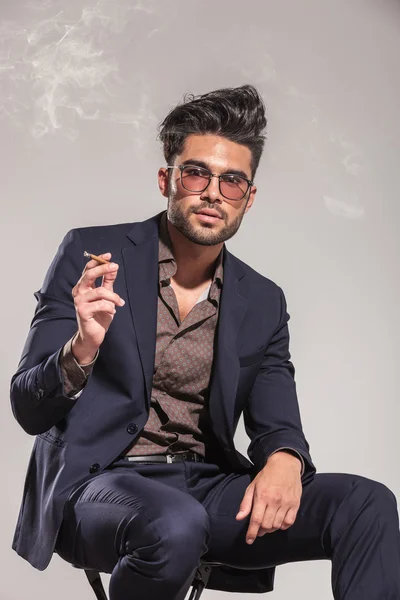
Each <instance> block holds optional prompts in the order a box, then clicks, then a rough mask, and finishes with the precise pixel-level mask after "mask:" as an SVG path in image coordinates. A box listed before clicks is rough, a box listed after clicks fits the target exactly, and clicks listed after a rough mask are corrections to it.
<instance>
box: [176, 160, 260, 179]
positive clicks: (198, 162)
mask: <svg viewBox="0 0 400 600" xmlns="http://www.w3.org/2000/svg"><path fill="white" fill-rule="evenodd" d="M181 164H182V165H194V166H196V167H203V169H207V170H208V171H210V173H211V172H212V169H211V168H210V166H209V165H208V164H207V163H206V162H205V161H204V160H198V159H197V158H188V159H187V160H184V161H183V163H181ZM229 174H231V175H238V176H239V177H244V179H248V180H249V181H251V179H250V177H248V176H247V174H246V173H245V172H244V171H240V170H239V169H227V170H226V171H224V172H223V173H220V175H229Z"/></svg>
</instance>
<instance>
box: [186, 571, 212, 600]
mask: <svg viewBox="0 0 400 600" xmlns="http://www.w3.org/2000/svg"><path fill="white" fill-rule="evenodd" d="M210 575H211V566H210V565H207V564H203V565H200V566H199V567H198V568H197V570H196V573H195V576H194V579H193V583H192V586H193V589H192V591H191V594H190V596H189V600H199V599H200V596H201V594H202V593H203V590H204V589H205V587H206V585H207V583H208V579H209V577H210Z"/></svg>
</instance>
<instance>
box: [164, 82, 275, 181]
mask: <svg viewBox="0 0 400 600" xmlns="http://www.w3.org/2000/svg"><path fill="white" fill-rule="evenodd" d="M266 126H267V119H266V116H265V104H264V102H263V99H262V98H261V96H260V94H259V93H258V92H257V90H256V89H255V88H254V87H253V86H252V85H242V86H241V87H236V88H224V89H220V90H215V91H213V92H208V93H207V94H202V95H200V96H194V95H193V94H185V96H184V98H183V103H182V104H178V105H177V106H176V107H175V108H173V109H172V110H171V111H170V112H169V113H168V115H167V116H166V117H165V119H164V120H163V121H162V122H161V123H160V125H159V126H158V129H159V135H158V139H160V140H161V142H162V144H163V151H164V157H165V160H166V161H167V164H168V165H170V164H172V163H173V161H174V160H175V158H176V156H177V155H178V154H180V153H181V152H182V151H183V147H184V144H185V140H186V138H187V137H188V136H189V135H191V134H213V135H220V136H223V137H225V138H227V139H228V140H231V141H232V142H236V143H237V144H242V145H243V146H247V148H249V150H250V151H251V156H252V160H251V171H252V174H251V176H252V178H253V177H254V175H255V174H256V170H257V167H258V164H259V162H260V158H261V154H262V151H263V148H264V142H265V139H266V135H265V134H263V133H262V131H263V129H264V128H266Z"/></svg>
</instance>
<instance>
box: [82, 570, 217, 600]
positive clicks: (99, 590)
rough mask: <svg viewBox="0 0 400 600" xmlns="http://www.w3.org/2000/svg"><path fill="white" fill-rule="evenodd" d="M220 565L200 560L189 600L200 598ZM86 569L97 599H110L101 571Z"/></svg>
mask: <svg viewBox="0 0 400 600" xmlns="http://www.w3.org/2000/svg"><path fill="white" fill-rule="evenodd" d="M219 565H222V563H219V562H212V561H210V562H208V561H200V565H199V566H198V567H197V569H196V572H195V574H194V577H193V581H192V591H191V593H190V596H189V600H199V598H200V596H201V594H202V593H203V590H204V589H205V587H206V586H207V583H208V580H209V577H210V575H211V570H212V568H213V567H215V566H219ZM73 566H74V567H76V568H78V569H79V568H80V567H77V566H76V565H73ZM84 571H85V574H86V577H87V579H88V581H89V583H90V585H91V587H92V589H93V591H94V594H95V596H96V598H97V600H108V599H107V595H106V592H105V590H104V586H103V582H102V580H101V576H100V571H96V570H95V569H84Z"/></svg>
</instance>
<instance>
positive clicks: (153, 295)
mask: <svg viewBox="0 0 400 600" xmlns="http://www.w3.org/2000/svg"><path fill="white" fill-rule="evenodd" d="M161 214H162V213H159V214H158V215H156V216H155V217H152V218H151V219H148V220H147V221H143V222H142V223H135V225H134V226H133V228H132V229H131V230H130V231H129V233H128V234H127V235H128V238H129V239H130V240H131V241H132V242H133V245H132V244H131V245H130V246H127V247H125V248H123V250H122V256H123V261H124V270H125V276H126V283H127V291H128V300H129V307H130V310H131V314H132V319H133V325H134V328H135V333H136V339H137V344H138V350H139V356H140V361H141V364H142V369H143V373H144V378H145V384H146V392H147V394H146V395H147V402H148V404H150V394H151V388H152V380H153V370H154V356H155V349H156V336H157V302H158V300H157V298H158V223H159V218H160V216H161Z"/></svg>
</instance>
